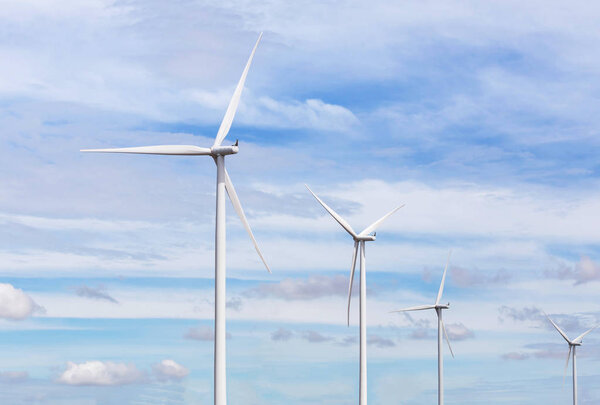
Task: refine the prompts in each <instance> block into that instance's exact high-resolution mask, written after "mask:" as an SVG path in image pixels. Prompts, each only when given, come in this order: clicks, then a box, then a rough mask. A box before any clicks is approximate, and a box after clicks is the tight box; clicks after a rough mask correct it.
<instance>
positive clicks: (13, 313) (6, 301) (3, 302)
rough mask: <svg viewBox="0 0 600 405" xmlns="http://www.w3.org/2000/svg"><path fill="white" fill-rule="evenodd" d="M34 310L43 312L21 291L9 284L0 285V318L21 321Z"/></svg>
mask: <svg viewBox="0 0 600 405" xmlns="http://www.w3.org/2000/svg"><path fill="white" fill-rule="evenodd" d="M36 310H43V309H42V308H41V307H39V306H38V305H37V304H36V303H35V302H34V301H33V300H32V299H31V297H29V296H28V295H27V294H25V293H24V292H23V290H21V289H18V288H15V287H13V286H12V285H11V284H0V318H5V319H12V320H21V319H25V318H28V317H30V316H31V315H32V314H33V313H34V312H35V311H36Z"/></svg>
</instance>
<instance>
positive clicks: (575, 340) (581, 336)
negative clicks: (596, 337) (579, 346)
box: [573, 325, 600, 343]
mask: <svg viewBox="0 0 600 405" xmlns="http://www.w3.org/2000/svg"><path fill="white" fill-rule="evenodd" d="M598 326H600V325H596V326H594V327H593V328H592V329H590V330H588V331H587V332H584V333H582V334H581V335H579V336H577V337H576V338H575V339H573V343H581V339H583V337H584V336H585V335H587V334H588V333H590V332H591V331H593V330H594V329H596V328H597V327H598Z"/></svg>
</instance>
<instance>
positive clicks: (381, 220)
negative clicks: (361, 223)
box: [359, 204, 404, 236]
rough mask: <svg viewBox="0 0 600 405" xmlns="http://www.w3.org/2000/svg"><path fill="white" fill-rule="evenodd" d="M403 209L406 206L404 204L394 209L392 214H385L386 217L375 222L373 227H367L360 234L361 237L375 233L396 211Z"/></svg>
mask: <svg viewBox="0 0 600 405" xmlns="http://www.w3.org/2000/svg"><path fill="white" fill-rule="evenodd" d="M402 207H404V204H402V205H401V206H399V207H396V208H394V209H393V210H391V211H390V212H388V213H387V214H385V215H384V216H382V217H381V218H379V219H378V220H377V221H375V222H373V223H372V224H371V225H369V226H367V227H366V228H365V229H364V230H363V231H362V232H361V233H359V235H360V236H366V235H368V234H370V233H371V232H374V231H375V230H376V229H377V228H378V227H379V225H381V223H382V222H383V221H385V220H386V219H388V218H389V217H390V216H391V215H392V214H393V213H395V212H396V211H398V210H399V209H400V208H402Z"/></svg>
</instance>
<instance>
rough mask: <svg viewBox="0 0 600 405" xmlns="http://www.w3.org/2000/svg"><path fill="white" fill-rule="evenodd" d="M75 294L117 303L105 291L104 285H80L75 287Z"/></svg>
mask: <svg viewBox="0 0 600 405" xmlns="http://www.w3.org/2000/svg"><path fill="white" fill-rule="evenodd" d="M75 294H77V295H78V296H80V297H85V298H92V299H96V300H104V301H109V302H112V303H114V304H118V303H119V301H117V300H116V299H115V298H113V297H112V296H111V295H109V294H108V293H107V292H106V287H104V286H98V287H88V286H87V285H80V286H78V287H75Z"/></svg>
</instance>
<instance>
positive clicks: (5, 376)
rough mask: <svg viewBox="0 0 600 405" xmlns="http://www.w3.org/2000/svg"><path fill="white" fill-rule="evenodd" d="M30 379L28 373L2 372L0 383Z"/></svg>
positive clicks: (0, 373)
mask: <svg viewBox="0 0 600 405" xmlns="http://www.w3.org/2000/svg"><path fill="white" fill-rule="evenodd" d="M28 379H29V373H28V372H27V371H2V372H0V381H4V382H11V383H12V382H21V381H25V380H28Z"/></svg>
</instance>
